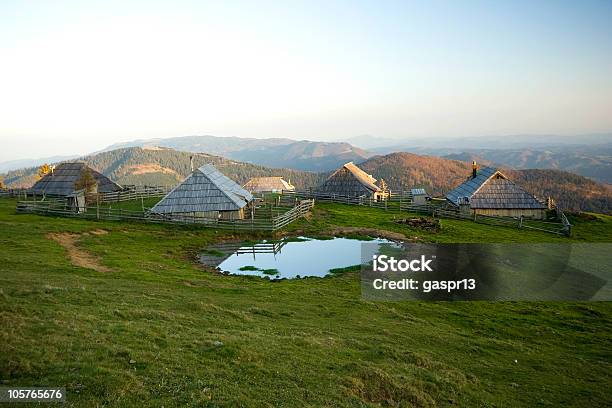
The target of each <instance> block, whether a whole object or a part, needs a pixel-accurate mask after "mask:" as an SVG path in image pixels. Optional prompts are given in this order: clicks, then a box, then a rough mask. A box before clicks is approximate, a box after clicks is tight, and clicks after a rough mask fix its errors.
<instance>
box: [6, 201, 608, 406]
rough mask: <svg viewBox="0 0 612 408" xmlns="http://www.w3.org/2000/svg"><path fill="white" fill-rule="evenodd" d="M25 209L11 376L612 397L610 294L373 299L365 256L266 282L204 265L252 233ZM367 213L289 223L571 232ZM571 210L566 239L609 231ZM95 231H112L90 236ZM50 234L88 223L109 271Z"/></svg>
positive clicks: (104, 388)
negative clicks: (566, 298)
mask: <svg viewBox="0 0 612 408" xmlns="http://www.w3.org/2000/svg"><path fill="white" fill-rule="evenodd" d="M14 206H15V201H14V200H9V199H0V248H1V249H2V250H1V252H0V325H1V327H2V330H0V380H1V382H2V384H3V385H5V386H64V387H66V388H67V398H68V402H67V404H66V405H67V406H87V407H89V406H96V405H99V406H154V407H158V406H162V405H163V406H165V407H173V406H177V407H178V406H181V407H182V406H232V407H233V406H313V407H314V406H347V407H348V406H352V407H363V406H452V405H455V406H469V407H472V406H499V407H502V406H503V407H506V406H525V407H533V406H551V407H557V406H576V407H580V406H592V407H596V406H602V407H603V406H610V405H611V403H612V400H611V397H610V392H609V389H610V384H612V376H611V373H612V367H611V361H612V353H611V349H610V344H612V343H611V341H612V305H611V304H610V303H609V302H593V303H551V302H549V303H546V302H539V303H527V302H455V303H444V302H396V303H380V302H367V301H364V300H362V299H361V297H360V285H359V278H358V276H357V275H356V273H355V272H354V270H351V268H347V269H346V270H344V271H342V273H338V274H337V276H334V277H329V278H325V279H319V278H307V279H298V280H285V281H268V280H265V279H261V278H258V277H250V276H222V275H220V274H214V273H210V272H207V271H204V270H203V269H201V268H200V267H199V266H198V265H197V263H196V255H197V254H198V252H199V250H200V249H202V248H204V247H206V246H208V245H210V244H212V243H214V242H218V241H220V240H230V239H238V238H240V239H255V238H257V237H254V236H250V235H246V236H245V235H235V234H233V233H231V232H223V231H214V230H210V229H198V228H185V227H174V226H162V225H145V224H138V223H133V224H123V223H118V222H95V221H82V220H75V219H64V218H53V217H39V216H34V215H16V214H15V213H14ZM362 210H363V211H359V210H358V209H357V210H356V209H355V208H354V207H350V206H343V205H318V206H317V208H315V211H314V213H313V215H312V217H311V218H310V220H303V221H300V222H299V223H298V224H295V225H292V226H291V227H290V229H291V230H292V233H294V234H298V233H305V234H312V235H316V234H321V235H323V234H324V233H325V232H326V231H330V230H333V229H334V228H343V227H363V228H376V229H383V230H388V231H393V232H397V233H401V234H404V235H405V236H407V237H417V238H418V239H419V240H422V241H438V242H453V241H460V242H482V241H486V242H550V241H555V242H557V241H561V242H567V238H564V237H554V236H550V235H547V234H541V233H536V232H528V231H518V230H515V229H512V228H503V227H488V226H483V225H477V224H473V223H470V222H465V221H450V220H448V221H447V220H442V230H441V231H440V232H439V233H437V234H433V233H425V232H422V231H416V230H411V229H410V228H408V226H404V225H399V224H396V223H394V222H393V220H392V215H390V214H387V213H385V212H384V211H382V210H376V209H367V208H365V209H362ZM356 211H359V212H356ZM575 223H576V226H575V233H576V235H575V237H574V238H572V240H570V241H576V242H587V241H600V242H610V241H611V238H610V234H611V231H612V228H610V227H611V226H612V222H611V218H610V217H604V216H597V217H596V219H595V220H589V219H576V220H575ZM97 229H103V230H105V231H108V233H106V234H101V235H96V234H92V233H88V232H90V231H93V230H97ZM84 233H88V234H87V235H85V234H84ZM48 234H75V235H79V236H80V238H79V241H78V242H77V243H76V244H75V245H76V247H77V248H79V249H82V250H84V251H87V253H89V254H91V256H94V257H95V258H96V259H97V260H98V261H99V262H100V264H101V265H104V266H105V267H107V268H109V270H110V271H109V272H106V273H99V272H97V271H95V270H92V269H89V268H83V267H81V266H78V265H75V264H74V263H73V262H72V261H71V259H70V258H69V257H68V255H67V253H66V250H65V249H64V248H63V247H62V246H60V245H58V244H57V243H56V242H55V241H53V240H51V239H49V238H47V236H48ZM347 266H348V265H347ZM307 268H308V265H304V269H305V270H307Z"/></svg>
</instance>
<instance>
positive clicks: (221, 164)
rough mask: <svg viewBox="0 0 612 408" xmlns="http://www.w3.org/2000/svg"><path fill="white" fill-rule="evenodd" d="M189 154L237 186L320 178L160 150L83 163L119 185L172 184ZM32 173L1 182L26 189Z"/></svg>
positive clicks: (112, 154) (185, 170)
mask: <svg viewBox="0 0 612 408" xmlns="http://www.w3.org/2000/svg"><path fill="white" fill-rule="evenodd" d="M192 155H193V157H194V165H195V166H196V167H199V166H201V165H203V164H206V163H212V164H214V165H215V166H216V167H217V168H218V169H219V170H220V171H222V172H223V173H224V174H226V175H227V176H228V177H230V178H232V179H233V180H235V181H237V182H238V183H240V184H243V183H246V181H247V180H248V179H249V178H251V177H256V176H283V177H284V178H285V179H286V180H291V183H292V184H293V185H295V186H296V187H297V188H305V187H310V186H313V185H316V184H318V183H319V182H320V180H321V178H322V175H321V174H319V173H311V172H306V171H299V170H292V169H272V168H268V167H264V166H258V165H254V164H248V163H241V162H237V161H234V160H229V159H225V158H223V157H219V156H213V155H208V154H203V153H188V152H179V151H176V150H173V149H164V148H155V149H142V148H140V147H130V148H124V149H117V150H112V151H108V152H102V153H98V154H95V155H92V156H87V157H85V158H83V160H84V161H85V162H86V163H87V164H89V165H90V166H91V167H92V168H94V169H96V170H98V171H99V172H101V173H103V174H105V175H107V176H109V177H110V178H111V179H113V180H115V181H116V182H118V183H119V184H137V185H176V184H178V183H179V182H180V181H181V180H182V179H183V178H185V176H187V175H188V174H189V172H190V163H189V157H190V156H192ZM36 171H37V168H35V167H33V168H29V169H21V170H15V171H11V172H8V173H7V174H6V176H5V181H6V183H7V184H8V185H9V186H11V187H29V186H31V185H32V184H33V183H34V182H35V181H36Z"/></svg>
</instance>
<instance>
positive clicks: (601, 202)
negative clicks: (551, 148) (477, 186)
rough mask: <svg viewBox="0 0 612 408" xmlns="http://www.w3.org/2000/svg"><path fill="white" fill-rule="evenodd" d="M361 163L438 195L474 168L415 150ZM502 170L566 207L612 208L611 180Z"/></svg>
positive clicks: (393, 183) (392, 180)
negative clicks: (603, 181) (605, 182)
mask: <svg viewBox="0 0 612 408" xmlns="http://www.w3.org/2000/svg"><path fill="white" fill-rule="evenodd" d="M470 158H471V157H470ZM486 164H488V163H486ZM360 166H361V168H363V169H364V170H365V171H367V172H368V173H370V174H372V175H373V176H374V177H375V178H377V179H380V178H384V179H385V181H386V182H387V184H388V185H389V186H390V188H391V189H396V190H397V189H402V188H405V187H406V186H419V187H425V188H426V189H427V191H428V192H430V193H432V194H434V195H442V194H444V193H446V192H447V191H449V190H450V189H452V188H454V187H456V186H457V185H458V184H460V183H461V182H462V181H464V180H465V179H466V177H468V176H469V174H470V172H471V165H470V162H469V161H456V160H449V159H443V158H440V157H433V156H419V155H416V154H412V153H392V154H388V155H385V156H375V157H372V158H371V159H369V160H367V161H365V162H363V163H361V164H360ZM502 170H503V172H504V173H505V174H506V175H507V176H508V177H509V178H510V179H512V180H513V181H514V182H516V183H517V184H519V185H521V186H522V187H524V188H525V189H526V190H528V191H529V192H531V193H532V194H534V195H536V196H537V197H540V198H546V197H549V196H550V197H553V198H554V199H555V200H556V201H557V203H558V204H559V205H560V206H561V207H562V208H567V209H571V210H582V211H595V212H601V213H607V214H609V213H611V212H612V187H611V186H610V185H609V184H603V183H598V182H596V181H593V180H590V179H588V178H586V177H583V176H579V175H576V174H573V173H568V172H566V171H561V170H533V169H528V170H509V169H502Z"/></svg>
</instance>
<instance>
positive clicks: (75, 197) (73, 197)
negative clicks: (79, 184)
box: [66, 189, 86, 214]
mask: <svg viewBox="0 0 612 408" xmlns="http://www.w3.org/2000/svg"><path fill="white" fill-rule="evenodd" d="M66 205H67V206H68V209H69V210H71V211H74V212H75V213H77V214H80V213H83V212H85V210H86V204H85V189H81V190H78V191H73V192H72V193H70V194H68V195H67V196H66Z"/></svg>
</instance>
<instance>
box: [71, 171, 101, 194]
mask: <svg viewBox="0 0 612 408" xmlns="http://www.w3.org/2000/svg"><path fill="white" fill-rule="evenodd" d="M74 189H75V190H85V192H86V193H95V192H97V190H98V182H97V181H96V179H95V178H94V176H93V174H91V170H90V169H89V167H84V168H83V170H82V171H81V176H80V177H79V179H78V180H77V181H75V183H74Z"/></svg>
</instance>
